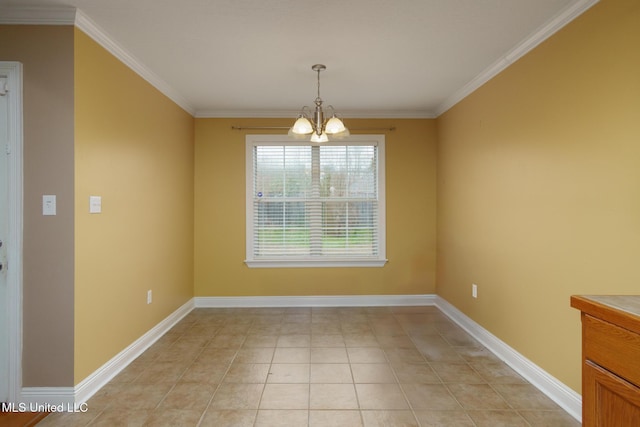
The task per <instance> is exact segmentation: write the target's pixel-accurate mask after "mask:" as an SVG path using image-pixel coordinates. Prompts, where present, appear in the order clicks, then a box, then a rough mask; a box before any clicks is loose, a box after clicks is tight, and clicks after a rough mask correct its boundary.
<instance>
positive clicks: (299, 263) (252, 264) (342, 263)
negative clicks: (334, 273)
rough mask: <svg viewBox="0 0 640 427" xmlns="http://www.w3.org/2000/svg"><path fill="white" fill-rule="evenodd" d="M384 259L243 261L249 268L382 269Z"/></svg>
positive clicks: (384, 262) (385, 261)
mask: <svg viewBox="0 0 640 427" xmlns="http://www.w3.org/2000/svg"><path fill="white" fill-rule="evenodd" d="M387 261H388V260H386V259H379V260H378V259H375V260H372V259H367V260H358V259H349V260H330V259H327V260H317V261H316V260H309V259H301V260H245V261H244V262H245V264H247V266H248V267H249V268H316V267H334V268H335V267H384V265H385V264H386V263H387Z"/></svg>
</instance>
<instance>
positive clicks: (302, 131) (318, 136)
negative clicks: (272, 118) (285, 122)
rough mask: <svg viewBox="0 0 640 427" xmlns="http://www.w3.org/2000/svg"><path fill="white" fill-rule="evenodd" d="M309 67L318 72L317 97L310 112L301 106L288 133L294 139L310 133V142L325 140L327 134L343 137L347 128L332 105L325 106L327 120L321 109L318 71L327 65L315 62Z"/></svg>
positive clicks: (346, 133)
mask: <svg viewBox="0 0 640 427" xmlns="http://www.w3.org/2000/svg"><path fill="white" fill-rule="evenodd" d="M311 69H312V70H313V71H316V72H317V73H318V97H317V98H316V99H315V101H314V103H315V105H316V106H315V110H314V111H313V112H312V111H311V109H310V108H309V107H307V106H304V107H302V109H301V110H300V114H299V115H298V118H297V119H296V121H295V123H294V124H293V126H292V127H291V129H289V135H290V136H292V137H294V138H296V139H298V138H305V137H306V136H307V135H311V142H327V141H328V140H329V135H331V136H332V137H334V138H344V137H345V136H348V135H349V130H348V129H347V128H346V126H345V125H344V123H343V122H342V120H340V118H339V117H338V116H337V114H336V112H335V109H334V108H333V106H331V105H328V106H327V108H331V112H332V114H331V118H330V119H328V120H325V119H324V111H323V109H322V103H323V101H322V98H320V72H321V71H324V70H326V69H327V67H326V66H324V65H322V64H316V65H314V66H312V67H311Z"/></svg>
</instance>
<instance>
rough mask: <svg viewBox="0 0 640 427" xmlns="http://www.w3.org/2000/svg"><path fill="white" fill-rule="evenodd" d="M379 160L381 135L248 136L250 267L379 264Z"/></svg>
mask: <svg viewBox="0 0 640 427" xmlns="http://www.w3.org/2000/svg"><path fill="white" fill-rule="evenodd" d="M381 156H382V158H381ZM383 156H384V139H383V137H381V136H375V137H372V136H369V137H366V136H358V137H350V138H349V139H348V140H346V141H345V140H342V141H339V142H334V143H323V144H311V143H300V142H297V141H296V142H289V141H283V138H282V137H278V138H273V137H272V136H271V137H268V136H264V135H263V136H259V135H250V136H248V137H247V169H248V170H247V263H248V264H249V265H250V266H306V265H326V266H333V265H372V266H373V265H375V266H378V265H384V261H386V260H385V258H384V257H385V253H384V248H385V245H384V237H385V233H384V181H382V182H381V177H382V180H383V179H384V169H383V167H382V168H381V165H382V166H383V165H384V161H383ZM381 171H382V173H381Z"/></svg>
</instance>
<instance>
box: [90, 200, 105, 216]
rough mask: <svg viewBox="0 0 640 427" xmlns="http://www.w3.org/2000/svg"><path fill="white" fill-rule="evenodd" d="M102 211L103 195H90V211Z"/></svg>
mask: <svg viewBox="0 0 640 427" xmlns="http://www.w3.org/2000/svg"><path fill="white" fill-rule="evenodd" d="M101 212H102V197H100V196H89V213H101Z"/></svg>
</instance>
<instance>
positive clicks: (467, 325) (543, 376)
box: [435, 297, 582, 421]
mask: <svg viewBox="0 0 640 427" xmlns="http://www.w3.org/2000/svg"><path fill="white" fill-rule="evenodd" d="M435 306H436V307H438V308H439V309H440V310H441V311H442V312H443V313H444V314H446V315H447V316H448V317H449V318H450V319H451V320H453V321H454V322H455V323H457V324H458V325H459V326H460V327H461V328H462V329H464V330H465V331H467V332H468V333H469V334H470V335H471V336H473V337H474V338H475V339H476V340H478V341H479V342H480V343H481V344H482V345H484V346H485V347H486V348H487V349H488V350H489V351H491V352H492V353H494V354H495V355H496V356H498V357H499V358H500V359H501V360H503V361H504V362H505V363H506V364H507V365H509V366H510V367H511V368H513V370H515V371H516V372H517V373H518V374H520V375H521V376H522V377H524V378H525V379H526V380H527V381H529V382H530V383H531V384H532V385H534V386H535V387H536V388H538V389H539V390H540V391H541V392H542V393H544V394H546V395H547V396H548V397H549V398H550V399H551V400H553V401H554V402H556V403H557V404H558V405H559V406H560V407H561V408H563V409H564V410H565V411H567V412H568V413H569V415H571V416H572V417H573V418H575V419H576V420H578V421H582V397H581V396H580V394H578V393H576V392H575V391H573V390H572V389H571V388H569V387H567V386H566V385H565V384H563V383H562V382H560V381H559V380H558V379H556V378H555V377H554V376H552V375H550V374H549V373H548V372H546V371H545V370H543V369H542V368H540V367H539V366H538V365H536V364H535V363H533V362H532V361H530V360H529V359H527V358H526V357H524V356H523V355H522V354H520V353H518V352H517V351H516V350H514V349H513V348H511V347H510V346H509V345H507V344H506V343H504V342H503V341H502V340H500V339H499V338H498V337H496V336H495V335H493V334H492V333H491V332H489V331H487V330H486V329H484V328H483V327H482V326H480V325H479V324H478V323H476V322H474V321H473V320H472V319H471V318H469V317H468V316H467V315H465V314H464V313H463V312H461V311H460V310H458V309H457V308H456V307H454V306H453V305H451V304H450V303H449V302H447V301H445V300H444V299H442V298H440V297H436V298H435Z"/></svg>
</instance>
